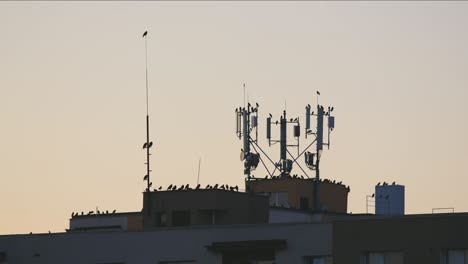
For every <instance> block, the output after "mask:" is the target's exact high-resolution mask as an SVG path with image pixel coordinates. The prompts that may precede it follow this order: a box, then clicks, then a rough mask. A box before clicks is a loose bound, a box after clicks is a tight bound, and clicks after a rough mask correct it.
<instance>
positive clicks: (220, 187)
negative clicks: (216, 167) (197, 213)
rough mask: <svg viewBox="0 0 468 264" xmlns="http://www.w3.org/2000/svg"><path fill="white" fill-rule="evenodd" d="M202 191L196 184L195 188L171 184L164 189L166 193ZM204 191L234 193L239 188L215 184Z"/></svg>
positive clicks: (160, 188)
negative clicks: (212, 190)
mask: <svg viewBox="0 0 468 264" xmlns="http://www.w3.org/2000/svg"><path fill="white" fill-rule="evenodd" d="M162 189H163V187H162V186H159V188H158V189H153V191H155V192H157V191H161V190H162ZM202 189H203V188H202V187H201V184H198V185H197V186H196V187H195V188H191V187H190V185H189V184H186V185H181V186H179V187H177V185H175V184H171V185H169V186H168V187H167V188H166V191H188V190H202ZM204 189H206V190H208V189H214V190H226V191H236V192H238V191H239V187H238V186H237V185H236V186H229V185H227V184H223V185H219V184H215V185H213V186H211V185H209V184H208V185H207V186H206V187H205V188H204ZM147 190H148V189H147Z"/></svg>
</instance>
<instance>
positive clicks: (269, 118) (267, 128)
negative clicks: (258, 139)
mask: <svg viewBox="0 0 468 264" xmlns="http://www.w3.org/2000/svg"><path fill="white" fill-rule="evenodd" d="M266 123H267V124H266V133H267V136H266V137H267V138H268V139H270V138H271V117H267V121H266Z"/></svg>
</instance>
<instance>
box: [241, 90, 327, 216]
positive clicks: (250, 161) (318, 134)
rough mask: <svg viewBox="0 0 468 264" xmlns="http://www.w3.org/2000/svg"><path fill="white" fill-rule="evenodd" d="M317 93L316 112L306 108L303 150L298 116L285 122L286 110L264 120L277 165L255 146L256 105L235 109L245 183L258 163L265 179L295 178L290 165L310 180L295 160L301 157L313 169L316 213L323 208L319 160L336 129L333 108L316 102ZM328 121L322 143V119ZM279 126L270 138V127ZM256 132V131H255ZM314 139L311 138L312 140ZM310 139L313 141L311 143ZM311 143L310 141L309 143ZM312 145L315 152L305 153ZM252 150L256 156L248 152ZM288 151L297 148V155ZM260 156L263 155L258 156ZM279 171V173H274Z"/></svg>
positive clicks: (256, 141) (256, 143) (286, 119)
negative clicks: (313, 119)
mask: <svg viewBox="0 0 468 264" xmlns="http://www.w3.org/2000/svg"><path fill="white" fill-rule="evenodd" d="M319 95H320V92H318V91H317V106H316V112H314V111H312V107H311V106H310V104H309V105H307V106H306V108H305V110H306V115H305V123H306V124H305V133H304V137H305V140H306V142H307V141H309V142H307V143H308V145H307V147H305V148H304V149H302V151H301V148H300V144H299V143H300V137H301V125H300V121H299V117H297V118H290V119H289V120H288V118H287V116H286V110H284V111H283V114H282V115H281V116H280V118H279V120H276V121H273V120H272V117H273V116H272V115H271V114H269V117H267V118H266V137H267V139H268V146H269V147H271V146H272V145H275V144H276V143H279V145H280V157H279V160H278V161H277V162H274V161H273V160H272V158H270V157H269V156H268V155H267V154H266V153H265V151H263V149H262V148H261V147H260V146H259V145H258V140H257V135H258V129H257V128H258V104H257V107H256V108H254V107H252V106H251V105H250V104H248V105H247V107H239V108H238V109H236V118H237V122H236V127H237V128H236V134H237V136H238V137H239V139H243V149H242V151H241V160H244V174H245V175H247V180H251V179H252V177H251V171H252V170H254V169H255V168H256V167H257V166H258V163H259V161H261V162H262V164H263V166H264V167H265V169H266V171H267V172H268V174H269V175H267V177H265V178H264V179H268V176H269V177H270V179H288V178H297V177H298V176H297V175H296V174H294V175H293V176H291V172H292V170H293V165H294V164H296V165H297V167H298V168H299V169H300V170H301V171H302V172H303V173H304V175H305V177H307V178H310V177H309V176H308V175H307V172H306V171H305V170H304V169H303V168H302V166H301V165H300V164H299V162H298V160H299V159H300V158H301V157H302V155H304V157H305V165H306V166H307V168H309V169H310V170H315V181H314V184H315V192H314V193H315V199H314V201H315V207H314V208H316V210H318V211H320V210H321V208H322V206H321V203H320V199H319V189H320V158H321V155H322V152H323V146H324V145H325V146H327V147H328V148H330V133H331V131H333V129H334V127H335V117H334V116H332V115H331V113H332V112H333V110H334V107H328V111H325V108H324V106H323V105H320V104H319V103H318V97H319ZM311 117H316V122H317V126H316V129H315V131H313V130H312V129H311ZM326 118H327V124H328V133H327V139H326V140H327V141H326V142H324V119H326ZM273 125H276V126H279V130H280V133H279V134H280V135H279V139H273V137H272V126H273ZM290 126H292V133H293V137H294V139H295V142H294V143H293V144H289V143H288V128H289V127H290ZM254 130H255V131H254ZM253 132H254V133H255V138H252V137H251V134H252V133H253ZM311 136H313V137H311ZM310 139H313V140H310ZM310 141H311V142H310ZM314 144H315V152H310V151H308V150H309V149H310V148H311V147H312V146H313V145H314ZM251 147H252V148H253V150H254V151H255V153H252V152H251ZM289 148H296V149H297V155H294V154H293V152H291V151H289V150H288V149H289ZM260 154H262V155H260ZM262 156H264V157H266V158H267V159H268V160H269V161H270V163H271V164H272V166H273V169H272V170H270V169H269V168H268V166H267V165H266V164H265V162H264V160H263V159H262ZM277 172H278V173H277Z"/></svg>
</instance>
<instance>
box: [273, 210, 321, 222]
mask: <svg viewBox="0 0 468 264" xmlns="http://www.w3.org/2000/svg"><path fill="white" fill-rule="evenodd" d="M318 221H320V216H318V215H313V214H311V213H310V212H306V211H300V210H292V209H286V208H274V207H270V217H269V223H272V224H276V223H313V222H318Z"/></svg>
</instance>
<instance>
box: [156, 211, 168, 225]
mask: <svg viewBox="0 0 468 264" xmlns="http://www.w3.org/2000/svg"><path fill="white" fill-rule="evenodd" d="M156 226H167V214H166V212H157V213H156Z"/></svg>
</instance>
